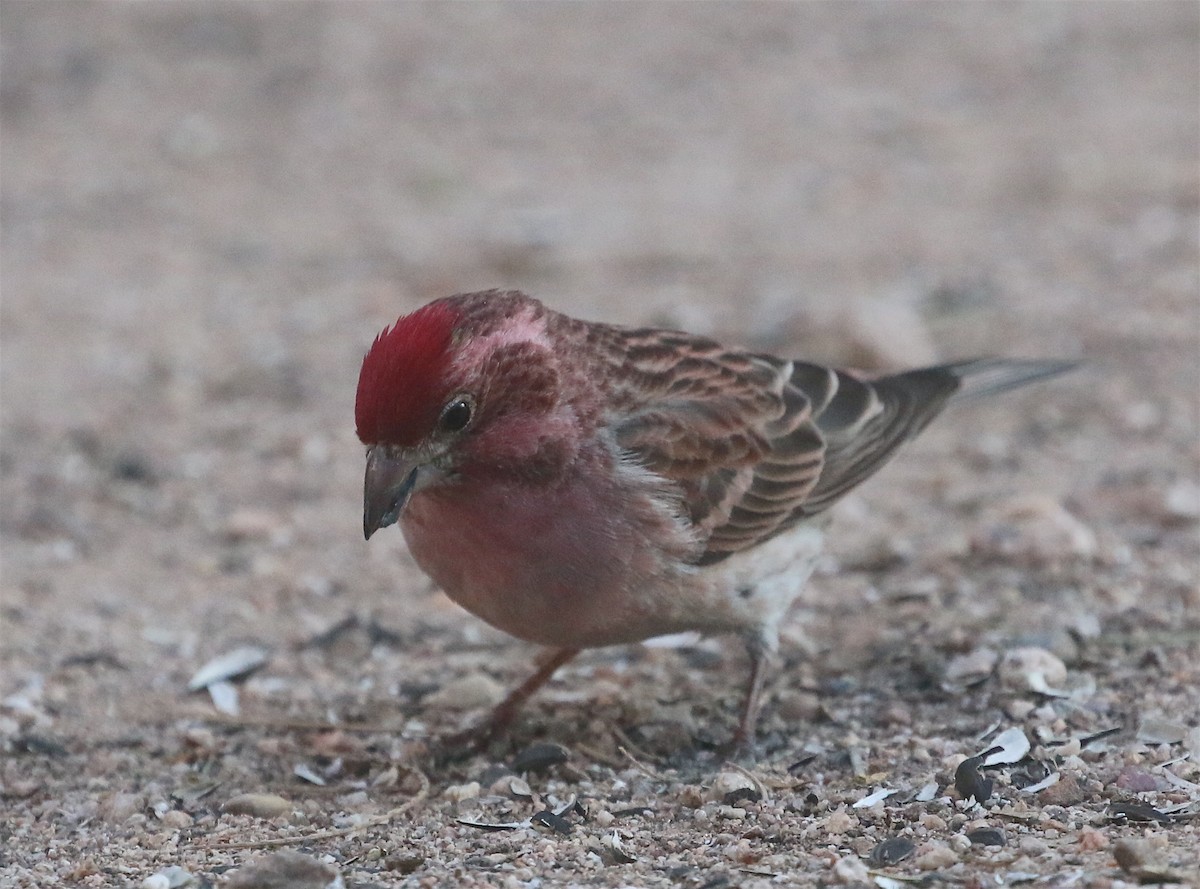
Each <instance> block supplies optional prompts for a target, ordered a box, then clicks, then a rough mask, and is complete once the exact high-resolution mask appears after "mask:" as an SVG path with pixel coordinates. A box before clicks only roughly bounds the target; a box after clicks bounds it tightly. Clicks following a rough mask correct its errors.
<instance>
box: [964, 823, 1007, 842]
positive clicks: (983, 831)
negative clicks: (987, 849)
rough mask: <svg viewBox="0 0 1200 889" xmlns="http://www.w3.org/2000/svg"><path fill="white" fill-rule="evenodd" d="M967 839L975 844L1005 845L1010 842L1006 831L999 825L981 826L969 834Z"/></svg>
mask: <svg viewBox="0 0 1200 889" xmlns="http://www.w3.org/2000/svg"><path fill="white" fill-rule="evenodd" d="M967 839H968V840H970V841H971V843H972V845H975V846H1003V845H1005V844H1006V843H1007V842H1008V838H1007V837H1005V835H1004V831H1002V830H1001V829H1000V828H998V827H981V828H979V829H978V830H972V831H971V832H969V833H968V834H967Z"/></svg>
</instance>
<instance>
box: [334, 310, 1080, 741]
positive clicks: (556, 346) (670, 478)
mask: <svg viewBox="0 0 1200 889" xmlns="http://www.w3.org/2000/svg"><path fill="white" fill-rule="evenodd" d="M1067 367H1068V365H1066V364H1062V363H1056V362H1039V361H1000V360H983V361H967V362H962V363H958V364H948V365H943V366H940V367H930V368H924V369H921V370H914V371H909V372H907V373H901V374H896V375H894V376H885V377H879V378H876V379H872V380H869V381H868V380H865V379H861V378H859V377H857V376H854V375H852V374H850V373H847V372H844V371H837V370H831V369H829V368H825V367H818V366H816V365H813V364H805V363H803V362H800V361H789V360H786V359H783V358H776V357H774V356H771V355H758V354H754V353H751V352H744V351H740V350H738V349H732V348H727V347H725V346H722V345H720V344H719V343H716V342H713V341H712V340H708V339H705V338H703V337H699V336H692V335H689V334H686V333H677V332H674V331H666V330H652V329H642V328H639V329H632V328H625V327H617V326H613V325H609V324H598V323H589V322H585V321H578V320H576V319H574V318H569V317H567V316H565V315H561V314H559V313H557V312H554V311H552V310H550V309H548V308H546V307H545V306H543V305H542V304H541V303H540V302H538V301H537V300H535V299H532V298H530V297H528V296H525V295H524V294H522V293H519V292H516V291H488V292H484V293H469V294H462V295H458V296H452V297H449V298H446V299H440V300H437V301H435V302H432V303H430V304H428V305H426V306H424V307H423V308H421V309H418V310H417V311H415V312H413V313H412V314H410V315H406V316H404V317H402V318H400V319H399V320H398V321H397V322H396V323H395V325H393V326H392V327H391V328H388V329H385V330H384V331H383V332H382V333H380V335H379V336H378V337H377V338H376V339H375V342H374V344H373V345H372V346H371V348H370V350H369V351H368V352H367V355H366V357H365V358H364V359H363V366H362V373H361V376H360V377H359V382H358V398H357V404H356V406H355V414H356V420H357V424H358V436H359V438H360V439H362V441H363V443H364V444H366V445H367V472H366V487H365V509H364V515H363V530H364V531H365V533H366V536H367V537H370V536H371V535H372V534H373V533H374V532H375V531H378V530H379V529H380V528H383V527H386V526H387V525H391V524H393V523H398V524H399V525H400V528H401V530H402V531H403V532H404V537H405V539H406V540H407V541H408V545H409V548H410V549H411V550H412V554H413V557H414V558H415V559H416V561H417V564H419V565H420V566H421V568H422V569H424V570H425V571H426V572H427V573H428V574H429V576H430V577H432V578H433V580H434V581H436V582H437V583H438V585H440V586H441V588H442V589H443V590H445V592H446V593H447V594H448V595H449V596H450V597H451V598H452V599H453V600H454V601H456V602H458V603H459V604H460V605H462V606H463V607H464V608H466V609H467V610H468V611H471V612H473V613H474V614H476V615H478V616H479V617H481V618H483V619H484V620H486V621H487V622H488V623H490V624H492V625H493V626H496V627H499V628H500V629H502V630H504V631H506V632H508V633H511V634H512V635H514V636H518V637H520V638H522V639H527V640H529V641H531V642H537V643H541V644H543V645H548V646H552V647H553V648H554V649H556V650H555V651H554V652H553V654H552V655H551V657H550V658H549V659H548V660H547V661H546V662H545V664H544V665H543V666H542V667H541V668H540V669H539V670H538V671H537V672H536V673H535V674H534V675H533V676H532V677H530V679H529V680H528V681H526V682H525V683H524V684H523V685H522V686H521V687H520V688H518V689H517V690H516V691H514V692H513V693H512V694H511V695H510V696H509V697H508V699H506V700H505V701H504V702H503V703H502V704H501V705H500V706H499V707H498V708H497V710H496V711H495V713H494V714H493V717H492V720H491V723H490V725H491V728H492V729H493V730H497V729H499V728H501V727H502V726H503V725H504V724H506V723H507V722H508V721H509V720H511V718H512V716H513V714H514V713H515V712H516V710H517V708H518V707H519V706H520V705H521V703H522V702H523V701H524V700H525V699H526V698H527V697H528V696H529V695H530V694H532V693H533V692H534V691H535V690H536V689H537V688H538V687H539V686H540V685H541V684H542V683H544V682H545V681H546V680H547V679H548V678H549V677H550V675H551V674H552V673H553V672H554V670H555V669H557V668H558V667H559V666H560V665H562V664H563V663H565V662H566V661H567V660H569V659H570V658H571V657H573V656H574V655H575V654H576V653H577V652H578V651H579V650H580V649H581V648H590V647H594V646H601V645H615V644H618V643H624V642H636V641H639V640H642V639H647V638H650V637H652V636H658V635H662V634H665V633H674V632H680V631H684V630H699V631H702V632H705V633H722V632H734V633H738V634H740V635H741V637H742V638H743V639H744V640H745V642H746V645H747V647H748V649H749V653H750V661H751V674H750V678H749V682H748V685H747V689H746V695H745V704H744V706H743V709H742V714H741V720H740V722H739V724H738V729H737V733H736V735H735V741H736V742H738V743H744V742H749V741H752V740H753V734H754V726H755V721H756V717H757V714H758V708H759V701H760V697H761V692H762V688H763V681H764V679H765V677H766V673H767V668H768V666H769V663H770V661H771V659H772V656H773V655H774V653H775V651H776V648H777V645H778V635H779V625H780V622H781V621H782V620H783V618H784V615H785V614H786V612H787V610H788V608H789V606H790V605H791V604H792V602H793V601H794V600H795V598H796V597H797V596H798V595H799V593H800V591H801V589H802V588H803V586H804V584H805V582H806V581H807V580H808V576H809V574H810V573H811V571H812V568H813V565H814V563H815V561H816V558H817V556H818V554H819V552H820V547H821V541H822V537H823V529H824V526H825V524H826V515H827V510H828V508H829V507H830V506H831V505H832V504H833V503H834V502H835V501H836V500H837V499H838V498H840V497H841V496H842V495H843V494H845V493H846V492H847V491H849V490H850V489H851V488H853V487H854V486H855V485H857V484H858V483H859V482H861V481H863V480H864V479H865V478H867V477H868V476H869V475H871V474H872V473H874V472H875V471H876V470H877V469H879V468H880V467H881V466H882V465H883V464H884V463H885V462H886V461H887V460H888V459H889V458H890V457H891V456H892V454H893V453H894V452H895V451H896V449H897V447H899V445H901V444H903V443H904V442H905V441H908V440H909V439H911V438H912V437H913V436H915V435H916V434H917V433H918V432H920V431H921V430H922V429H923V428H924V427H925V426H926V424H928V423H929V421H930V420H932V419H933V418H934V417H935V416H936V415H937V414H938V413H939V412H940V411H941V410H942V409H943V408H944V407H945V406H946V404H947V403H948V402H950V401H953V400H957V399H961V398H963V397H966V396H974V395H982V394H988V393H992V392H998V391H1002V390H1005V389H1009V388H1012V387H1014V386H1019V385H1022V384H1024V383H1027V382H1030V381H1032V380H1036V379H1040V378H1042V377H1046V376H1049V375H1052V374H1055V373H1058V372H1060V371H1062V370H1065V369H1066V368H1067Z"/></svg>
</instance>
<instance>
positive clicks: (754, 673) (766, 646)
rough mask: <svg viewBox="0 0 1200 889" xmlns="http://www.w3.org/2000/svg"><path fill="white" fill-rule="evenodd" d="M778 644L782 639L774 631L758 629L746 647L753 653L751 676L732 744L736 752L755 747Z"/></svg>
mask: <svg viewBox="0 0 1200 889" xmlns="http://www.w3.org/2000/svg"><path fill="white" fill-rule="evenodd" d="M778 647H779V643H778V641H777V639H776V637H775V635H774V634H772V633H767V632H759V633H755V634H754V635H753V636H751V637H749V638H748V639H747V640H746V651H747V653H748V654H749V655H750V679H749V681H748V682H747V683H746V697H745V699H744V700H743V702H742V718H741V719H740V720H739V721H738V727H737V730H736V731H735V732H734V733H733V739H732V741H730V744H729V749H730V751H731V752H732V753H741V752H749V751H751V750H752V749H753V747H754V735H755V729H756V727H757V724H758V711H759V710H760V709H762V692H763V686H764V685H765V684H766V681H767V674H768V673H769V672H770V669H771V666H772V665H773V664H774V663H775V652H776V649H777V648H778Z"/></svg>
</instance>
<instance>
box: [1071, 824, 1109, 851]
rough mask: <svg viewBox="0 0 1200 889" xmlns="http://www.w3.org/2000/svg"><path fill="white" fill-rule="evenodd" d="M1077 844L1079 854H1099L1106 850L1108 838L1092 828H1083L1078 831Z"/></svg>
mask: <svg viewBox="0 0 1200 889" xmlns="http://www.w3.org/2000/svg"><path fill="white" fill-rule="evenodd" d="M1078 843H1079V850H1080V851H1081V852H1099V851H1100V850H1101V849H1107V848H1108V837H1107V836H1106V835H1105V834H1104V833H1103V832H1102V831H1099V830H1096V828H1094V827H1085V828H1084V829H1083V830H1081V831H1079V840H1078Z"/></svg>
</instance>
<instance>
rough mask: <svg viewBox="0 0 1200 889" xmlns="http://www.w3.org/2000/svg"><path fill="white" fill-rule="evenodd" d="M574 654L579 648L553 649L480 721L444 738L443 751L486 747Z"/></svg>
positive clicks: (453, 752)
mask: <svg viewBox="0 0 1200 889" xmlns="http://www.w3.org/2000/svg"><path fill="white" fill-rule="evenodd" d="M577 654H579V649H578V648H555V649H552V650H551V651H550V653H549V655H548V656H547V657H546V659H545V660H544V661H542V663H541V664H540V665H539V666H538V668H537V670H536V671H534V674H533V675H532V676H530V677H529V678H528V679H526V680H525V681H524V682H522V683H521V684H520V685H518V686H517V687H516V688H514V689H513V690H512V691H510V692H509V693H508V697H506V698H505V699H504V700H503V701H501V702H500V703H499V704H497V705H496V706H495V707H494V708H493V709H492V712H491V713H490V714H488V717H487V718H486V719H485V720H484V721H483V722H482V723H480V724H479V725H478V726H476V727H474V728H471V729H468V730H467V731H465V732H460V733H458V734H456V735H453V736H451V737H450V738H447V739H446V740H445V741H443V742H442V744H441V745H440V746H442V747H443V753H444V754H447V755H448V756H449V757H450V758H456V757H457V756H465V755H469V754H470V753H472V752H474V751H479V750H483V749H484V748H486V747H487V746H488V745H489V744H491V743H492V741H494V740H495V739H496V738H498V737H499V736H500V735H501V734H503V733H504V730H505V729H506V728H508V727H509V725H511V724H512V721H513V718H514V717H515V716H516V715H517V713H518V712H519V711H520V709H521V707H522V705H524V703H525V702H526V701H527V700H529V698H530V696H531V695H533V693H534V692H536V691H537V690H538V689H539V688H541V687H542V686H543V685H545V684H546V681H547V680H548V679H549V678H550V677H551V676H553V675H554V671H555V670H557V669H558V668H559V667H561V666H562V665H563V664H565V663H566V662H567V661H569V660H570V659H571V658H573V657H575V655H577Z"/></svg>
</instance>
